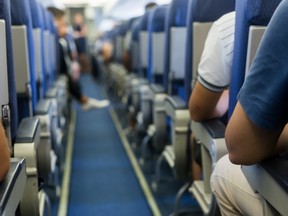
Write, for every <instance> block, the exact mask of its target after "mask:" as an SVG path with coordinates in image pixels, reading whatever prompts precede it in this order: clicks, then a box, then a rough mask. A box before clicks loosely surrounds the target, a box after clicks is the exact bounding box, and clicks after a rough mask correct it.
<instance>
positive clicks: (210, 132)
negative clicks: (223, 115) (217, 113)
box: [191, 119, 227, 166]
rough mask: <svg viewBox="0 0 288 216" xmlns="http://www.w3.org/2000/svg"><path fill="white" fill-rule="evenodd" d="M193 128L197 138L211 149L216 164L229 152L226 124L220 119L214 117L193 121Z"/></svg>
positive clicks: (213, 161)
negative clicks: (226, 141) (225, 136)
mask: <svg viewBox="0 0 288 216" xmlns="http://www.w3.org/2000/svg"><path fill="white" fill-rule="evenodd" d="M191 128H192V131H193V134H194V136H195V138H196V139H197V140H199V142H200V143H201V144H203V145H204V146H205V148H206V149H207V150H208V151H209V153H210V156H211V158H212V163H213V166H214V165H215V164H216V162H217V161H218V160H219V159H220V158H221V157H222V156H224V155H225V154H226V153H227V148H226V144H225V138H224V135H225V129H226V127H225V125H224V124H223V123H222V122H221V121H220V120H217V119H213V120H209V121H206V122H201V123H199V122H195V121H192V123H191Z"/></svg>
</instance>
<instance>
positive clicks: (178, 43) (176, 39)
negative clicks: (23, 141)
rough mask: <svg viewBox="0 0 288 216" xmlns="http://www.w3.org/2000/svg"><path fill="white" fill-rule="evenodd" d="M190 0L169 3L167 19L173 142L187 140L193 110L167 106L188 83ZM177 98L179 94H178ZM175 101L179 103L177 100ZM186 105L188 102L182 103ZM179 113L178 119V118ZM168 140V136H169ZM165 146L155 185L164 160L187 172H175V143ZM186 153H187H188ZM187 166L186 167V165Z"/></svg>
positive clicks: (167, 76) (166, 87)
mask: <svg viewBox="0 0 288 216" xmlns="http://www.w3.org/2000/svg"><path fill="white" fill-rule="evenodd" d="M188 2H189V1H186V0H173V1H172V2H171V4H170V5H169V7H168V11H167V16H166V18H165V19H166V21H165V37H166V38H165V48H164V49H165V56H164V78H163V80H164V90H165V93H166V94H167V95H166V97H164V102H163V105H164V107H163V109H164V110H165V113H166V118H167V116H168V118H167V120H166V121H167V123H166V124H168V125H169V126H170V131H169V132H166V136H167V133H169V136H170V139H171V142H172V143H174V142H173V140H174V139H177V142H181V140H182V139H183V140H182V141H183V142H184V140H186V133H187V132H186V131H187V124H188V122H186V121H188V120H189V112H188V111H186V110H184V112H183V111H182V109H181V110H180V112H179V113H177V115H175V116H173V115H174V114H172V115H170V109H167V105H166V104H167V98H169V95H171V97H173V98H174V96H175V95H178V93H179V94H181V93H182V92H183V91H182V90H183V89H184V88H183V87H184V69H185V42H186V34H187V28H186V19H187V11H188V10H187V9H188ZM175 100H177V101H180V99H179V100H178V98H176V97H175ZM174 104H175V103H174ZM179 104H181V105H184V103H179ZM175 117H177V120H176V119H175ZM167 141H168V140H167ZM165 144H166V145H164V146H163V148H164V149H163V151H162V153H161V155H160V156H159V157H158V159H157V165H156V170H155V174H156V175H155V180H156V181H155V183H154V188H155V189H156V188H157V184H158V182H159V181H160V180H161V164H162V162H163V161H167V162H168V164H169V166H170V167H171V169H172V170H173V171H174V172H173V173H174V174H175V175H176V176H177V178H179V177H180V179H181V178H183V176H180V175H178V173H177V171H176V172H175V170H174V168H175V154H174V150H173V145H169V144H168V143H165ZM184 157H185V155H184ZM184 169H186V168H185V167H184Z"/></svg>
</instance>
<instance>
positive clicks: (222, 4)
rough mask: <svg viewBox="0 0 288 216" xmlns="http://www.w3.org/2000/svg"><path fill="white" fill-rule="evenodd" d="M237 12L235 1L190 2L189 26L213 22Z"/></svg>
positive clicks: (210, 0)
mask: <svg viewBox="0 0 288 216" xmlns="http://www.w3.org/2000/svg"><path fill="white" fill-rule="evenodd" d="M234 10H235V0H205V1H202V0H192V1H190V2H189V8H188V15H187V16H188V18H187V24H190V23H192V22H213V21H215V20H217V19H219V18H220V17H221V16H222V15H224V14H226V13H229V12H231V11H234Z"/></svg>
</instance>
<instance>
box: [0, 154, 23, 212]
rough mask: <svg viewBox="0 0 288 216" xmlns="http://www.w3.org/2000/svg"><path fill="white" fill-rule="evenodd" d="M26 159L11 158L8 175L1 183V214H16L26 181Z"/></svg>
mask: <svg viewBox="0 0 288 216" xmlns="http://www.w3.org/2000/svg"><path fill="white" fill-rule="evenodd" d="M25 169H26V164H25V160H24V159H20V158H11V159H10V169H9V172H8V175H7V176H6V178H5V179H4V180H3V182H1V183H0V215H15V211H16V209H17V207H18V205H19V202H20V200H22V196H23V192H24V188H25V182H26V178H27V176H26V172H25Z"/></svg>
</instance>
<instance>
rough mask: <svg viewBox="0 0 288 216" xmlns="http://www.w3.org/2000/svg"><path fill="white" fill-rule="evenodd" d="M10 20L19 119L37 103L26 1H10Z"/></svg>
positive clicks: (31, 33) (31, 38) (32, 109)
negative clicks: (20, 2)
mask: <svg viewBox="0 0 288 216" xmlns="http://www.w3.org/2000/svg"><path fill="white" fill-rule="evenodd" d="M21 6H22V7H24V8H22V7H21ZM11 21H12V40H13V54H14V56H13V58H14V60H15V61H14V70H15V71H14V72H15V79H16V88H17V95H18V109H19V110H18V114H19V120H21V119H22V118H24V117H28V116H33V113H34V111H35V108H36V103H37V95H36V93H37V91H36V82H35V68H34V42H33V30H32V28H33V27H32V21H31V12H30V9H29V6H28V5H27V3H25V4H24V5H22V4H20V5H18V4H17V2H16V1H11ZM25 38H26V39H25ZM23 40H24V41H23ZM25 40H26V42H25ZM16 62H17V64H16Z"/></svg>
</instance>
